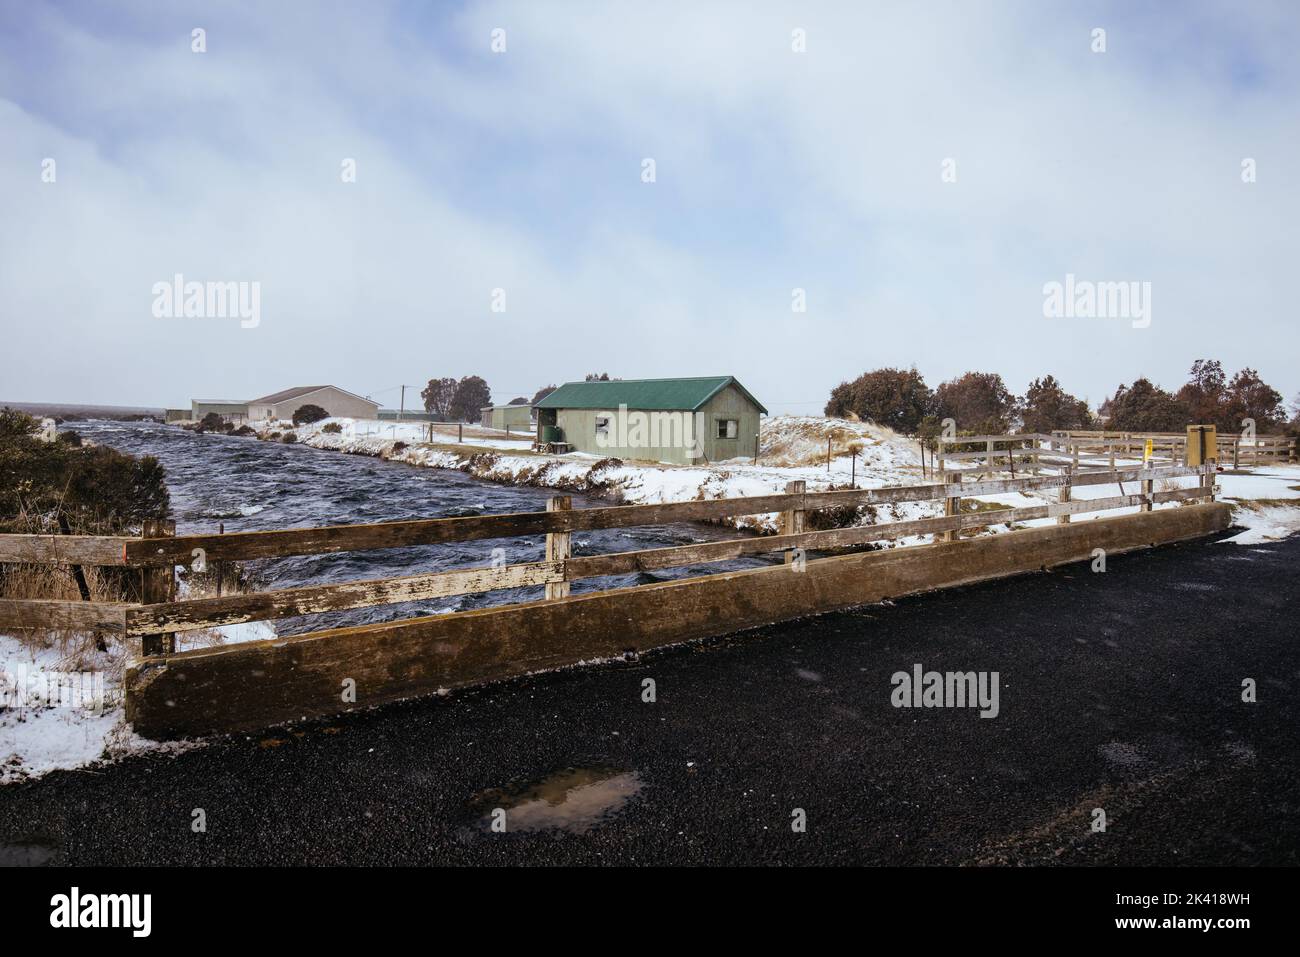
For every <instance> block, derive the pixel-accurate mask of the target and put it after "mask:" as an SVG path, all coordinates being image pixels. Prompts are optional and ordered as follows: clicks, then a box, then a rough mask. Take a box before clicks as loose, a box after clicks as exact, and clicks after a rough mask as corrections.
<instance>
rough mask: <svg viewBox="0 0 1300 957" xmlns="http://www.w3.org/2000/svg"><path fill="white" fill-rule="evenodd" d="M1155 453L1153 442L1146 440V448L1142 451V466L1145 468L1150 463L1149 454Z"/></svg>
mask: <svg viewBox="0 0 1300 957" xmlns="http://www.w3.org/2000/svg"><path fill="white" fill-rule="evenodd" d="M1153 451H1155V442H1154V441H1153V440H1151V439H1147V442H1146V447H1145V448H1144V449H1143V450H1142V464H1143V465H1144V466H1145V465H1146V464H1147V463H1148V462H1150V461H1151V453H1152V452H1153Z"/></svg>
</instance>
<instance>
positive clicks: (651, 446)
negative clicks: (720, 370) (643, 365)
mask: <svg viewBox="0 0 1300 957" xmlns="http://www.w3.org/2000/svg"><path fill="white" fill-rule="evenodd" d="M536 409H537V438H538V441H539V442H556V441H559V442H565V443H567V444H568V445H570V446H571V447H572V448H573V449H574V450H575V451H578V452H591V453H594V454H598V455H611V456H615V457H617V458H625V459H641V460H645V461H651V462H667V463H669V464H673V465H688V464H693V463H696V464H698V463H700V462H721V461H725V460H727V459H734V458H741V457H746V456H750V455H753V454H754V452H755V449H756V444H757V438H758V429H759V421H760V417H761V416H763V415H766V414H767V409H765V408H763V406H762V404H760V403H759V401H758V400H757V399H755V398H754V397H753V396H752V395H751V394H750V393H749V391H748V390H747V389H746V388H745V387H744V386H743V385H741V384H740V382H739V381H737V379H736V378H735V377H734V376H704V377H698V378H688V379H616V380H611V381H607V382H605V381H597V382H566V383H565V384H564V385H562V386H560V387H559V388H558V389H556V390H555V391H554V392H552V393H551V394H550V395H548V396H546V397H545V398H544V399H542V400H541V401H540V402H538V403H537V405H536ZM556 430H558V432H557V431H556Z"/></svg>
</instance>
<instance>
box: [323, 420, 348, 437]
mask: <svg viewBox="0 0 1300 957" xmlns="http://www.w3.org/2000/svg"><path fill="white" fill-rule="evenodd" d="M320 430H321V431H322V432H326V433H328V434H330V435H338V434H339V433H340V432H342V431H343V426H341V425H339V424H338V423H337V422H326V423H325V424H324V425H322V426H321V428H320Z"/></svg>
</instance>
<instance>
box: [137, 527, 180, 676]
mask: <svg viewBox="0 0 1300 957" xmlns="http://www.w3.org/2000/svg"><path fill="white" fill-rule="evenodd" d="M175 536H176V523H175V522H173V521H171V520H170V519H161V518H148V519H145V520H144V522H143V523H142V525H141V528H140V537H141V538H174V537H175ZM175 590H176V566H175V565H161V566H150V567H147V568H142V569H141V570H140V601H141V603H143V604H145V605H154V604H158V603H161V602H168V601H171V600H172V598H173V597H174V592H175ZM175 650H176V635H175V633H174V632H163V633H161V634H156V635H142V636H141V638H140V651H141V654H144V655H170V654H172V653H173V652H175Z"/></svg>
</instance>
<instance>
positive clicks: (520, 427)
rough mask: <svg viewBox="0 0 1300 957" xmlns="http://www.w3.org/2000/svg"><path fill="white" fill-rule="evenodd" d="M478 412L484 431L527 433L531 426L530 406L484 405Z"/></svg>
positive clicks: (531, 410) (531, 412) (531, 409)
mask: <svg viewBox="0 0 1300 957" xmlns="http://www.w3.org/2000/svg"><path fill="white" fill-rule="evenodd" d="M480 411H481V412H482V413H483V415H482V423H483V428H485V429H503V430H504V429H510V430H511V431H514V432H527V431H528V430H529V429H530V428H531V427H532V424H533V407H532V406H531V405H485V406H483V408H482V409H481V410H480Z"/></svg>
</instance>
